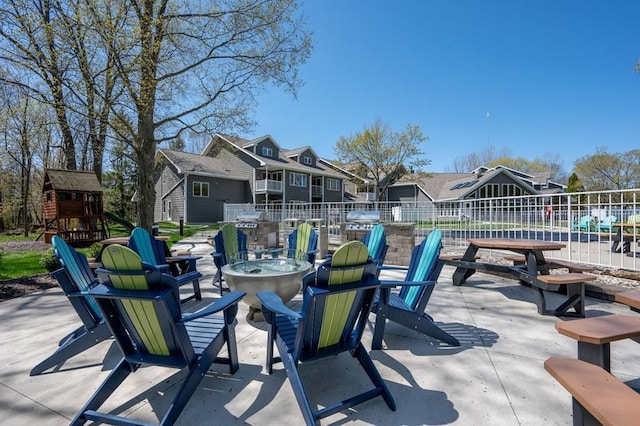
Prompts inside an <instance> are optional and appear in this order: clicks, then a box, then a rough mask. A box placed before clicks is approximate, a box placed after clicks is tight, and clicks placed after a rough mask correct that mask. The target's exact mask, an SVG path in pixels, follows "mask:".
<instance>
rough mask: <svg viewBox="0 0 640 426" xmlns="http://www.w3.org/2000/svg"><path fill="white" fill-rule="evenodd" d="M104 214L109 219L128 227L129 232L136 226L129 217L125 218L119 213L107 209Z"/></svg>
mask: <svg viewBox="0 0 640 426" xmlns="http://www.w3.org/2000/svg"><path fill="white" fill-rule="evenodd" d="M104 215H105V216H106V217H107V219H109V220H111V221H113V222H116V223H119V224H120V225H122V226H124V227H126V228H128V229H129V232H131V231H133V228H135V227H136V226H135V225H134V224H133V223H131V222H129V221H128V220H127V219H124V218H122V217H120V216H118V215H117V214H114V213H111V212H108V211H105V212H104Z"/></svg>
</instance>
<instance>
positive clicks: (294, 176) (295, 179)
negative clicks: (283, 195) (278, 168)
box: [289, 172, 307, 188]
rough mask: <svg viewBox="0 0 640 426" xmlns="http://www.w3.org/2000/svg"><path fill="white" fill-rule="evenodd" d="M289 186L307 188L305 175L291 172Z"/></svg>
mask: <svg viewBox="0 0 640 426" xmlns="http://www.w3.org/2000/svg"><path fill="white" fill-rule="evenodd" d="M289 185H291V186H299V187H302V188H306V187H307V175H304V174H302V173H295V172H292V173H291V174H290V175H289Z"/></svg>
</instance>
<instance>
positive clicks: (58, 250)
mask: <svg viewBox="0 0 640 426" xmlns="http://www.w3.org/2000/svg"><path fill="white" fill-rule="evenodd" d="M51 244H52V245H53V249H54V251H55V255H56V257H57V258H58V260H59V261H60V264H61V265H62V268H60V269H58V270H57V271H54V272H52V273H51V275H52V276H53V277H54V278H55V279H56V280H57V281H58V284H60V287H61V288H62V290H63V291H64V293H65V295H66V296H67V297H68V298H69V302H71V305H72V306H73V308H74V309H75V310H76V313H77V314H78V316H79V317H80V320H81V321H82V326H80V327H78V328H77V329H76V330H74V331H73V332H72V333H70V334H68V335H67V336H65V337H64V338H63V339H62V340H61V341H60V342H59V343H58V349H57V350H56V351H55V352H54V353H53V354H51V355H50V356H49V357H48V358H47V359H45V360H44V361H42V362H40V363H39V364H38V365H36V366H35V367H33V368H32V369H31V372H30V373H29V374H30V375H31V376H35V375H38V374H41V373H43V372H44V371H46V370H48V369H50V368H52V367H55V366H56V365H59V364H62V363H63V362H65V361H66V360H67V359H69V358H71V357H73V356H75V355H77V354H79V353H81V352H84V351H85V350H87V349H89V348H90V347H92V346H95V345H97V344H98V343H100V342H102V341H104V340H106V339H108V338H110V337H111V331H110V330H109V327H107V324H106V323H105V322H104V320H103V319H102V313H101V312H100V309H99V308H98V304H97V303H96V301H95V300H93V298H91V297H89V296H82V295H81V294H80V292H86V291H88V290H89V289H90V288H91V287H93V286H95V285H97V284H98V280H97V278H96V277H95V275H94V274H93V271H92V270H91V268H89V264H88V263H87V258H86V257H85V256H84V255H83V254H82V253H78V252H77V251H75V250H74V249H73V247H71V246H69V245H68V244H67V243H66V242H65V240H63V239H62V238H60V237H59V236H57V235H54V236H53V238H52V239H51Z"/></svg>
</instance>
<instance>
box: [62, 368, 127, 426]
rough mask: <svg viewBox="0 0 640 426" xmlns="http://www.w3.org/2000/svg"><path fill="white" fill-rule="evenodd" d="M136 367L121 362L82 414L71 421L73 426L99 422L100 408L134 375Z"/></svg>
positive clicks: (83, 409) (85, 406)
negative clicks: (91, 421)
mask: <svg viewBox="0 0 640 426" xmlns="http://www.w3.org/2000/svg"><path fill="white" fill-rule="evenodd" d="M133 371H134V367H133V366H132V365H131V364H129V363H128V362H127V361H125V359H124V358H122V359H121V360H120V362H119V363H118V365H117V366H116V367H115V368H114V369H113V371H111V374H109V376H108V377H107V379H106V380H105V381H104V382H103V383H102V384H101V385H100V387H99V388H98V389H97V390H96V391H95V392H94V394H93V395H92V396H91V398H89V401H87V403H86V404H85V405H84V407H82V409H81V410H80V412H79V413H78V414H77V415H76V417H75V418H74V419H73V420H72V421H71V426H76V425H83V424H84V423H85V422H86V421H87V420H98V419H100V418H101V414H100V413H98V412H96V411H95V410H97V409H98V408H100V406H101V405H102V404H103V403H104V402H105V401H106V400H107V399H108V398H109V396H111V394H112V393H113V392H114V391H115V390H116V389H117V388H118V386H120V385H121V384H122V382H123V381H124V380H125V379H126V378H127V376H129V374H131V373H133Z"/></svg>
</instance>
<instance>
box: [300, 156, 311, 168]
mask: <svg viewBox="0 0 640 426" xmlns="http://www.w3.org/2000/svg"><path fill="white" fill-rule="evenodd" d="M302 162H303V163H304V164H306V165H307V166H312V165H313V158H311V157H302Z"/></svg>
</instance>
